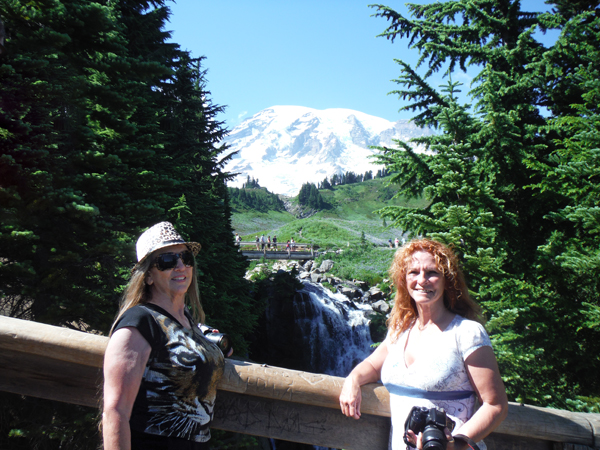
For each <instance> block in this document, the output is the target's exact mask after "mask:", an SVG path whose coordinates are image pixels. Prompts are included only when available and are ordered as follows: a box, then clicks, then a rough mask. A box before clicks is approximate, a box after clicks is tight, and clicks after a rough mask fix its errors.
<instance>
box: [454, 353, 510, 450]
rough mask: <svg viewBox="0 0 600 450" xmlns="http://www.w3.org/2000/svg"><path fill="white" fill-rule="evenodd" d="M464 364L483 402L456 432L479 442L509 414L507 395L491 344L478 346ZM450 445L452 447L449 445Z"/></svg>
mask: <svg viewBox="0 0 600 450" xmlns="http://www.w3.org/2000/svg"><path fill="white" fill-rule="evenodd" d="M465 366H466V368H467V373H468V375H469V378H470V379H471V384H472V385H473V387H474V388H475V391H476V392H477V395H478V397H479V399H480V402H481V406H480V408H479V409H478V410H477V412H476V413H475V414H474V415H473V417H471V418H470V419H469V420H468V421H467V422H466V423H465V424H464V425H463V426H462V427H460V429H459V430H458V431H457V433H458V434H464V435H466V436H468V437H470V438H471V439H472V440H473V441H474V442H478V441H480V440H482V439H483V438H485V437H486V436H487V435H489V434H490V433H491V432H492V431H494V430H495V429H496V427H498V425H500V423H502V421H503V420H504V419H505V418H506V415H507V414H508V398H507V397H506V390H505V389H504V383H503V382H502V378H501V377H500V371H499V370H498V363H497V362H496V357H495V356H494V352H493V350H492V348H491V347H481V348H478V349H477V350H475V351H474V352H473V353H471V354H470V355H469V357H468V358H467V359H466V361H465ZM456 448H458V447H456ZM448 449H449V450H451V449H450V446H449V447H448Z"/></svg>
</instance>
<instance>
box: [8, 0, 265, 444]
mask: <svg viewBox="0 0 600 450" xmlns="http://www.w3.org/2000/svg"><path fill="white" fill-rule="evenodd" d="M0 15H1V20H2V21H3V22H4V25H5V27H6V31H7V39H6V41H5V43H4V47H5V51H4V52H3V53H2V55H0V85H1V86H2V89H1V90H0V311H1V313H2V314H5V315H10V316H13V317H19V318H25V319H30V320H36V321H39V322H45V323H49V324H55V325H61V326H68V327H74V328H78V329H82V330H99V331H104V332H106V331H107V330H108V328H109V325H110V323H111V322H112V320H113V318H114V315H115V313H116V310H117V304H118V299H119V295H120V292H121V289H122V286H123V284H124V283H125V282H126V280H127V278H128V274H129V270H130V268H131V267H132V266H133V263H134V262H135V240H136V239H137V236H139V234H140V233H141V232H142V231H143V230H144V229H146V228H147V227H148V226H151V225H153V224H155V223H157V222H160V221H163V220H169V221H172V222H174V223H175V225H176V227H177V228H178V229H179V230H180V231H181V232H182V234H184V236H185V237H186V238H188V239H193V240H197V241H199V242H201V243H202V251H201V252H200V254H199V255H198V258H197V262H198V274H199V283H200V293H201V297H202V301H203V304H204V307H205V309H206V312H207V320H208V321H209V323H210V324H211V325H213V326H215V327H218V328H219V329H221V330H222V331H224V332H227V333H229V334H231V335H232V337H233V338H234V340H235V341H236V342H235V347H236V349H237V350H238V351H241V352H242V353H243V352H244V345H245V344H244V340H243V338H242V336H243V335H245V334H247V333H248V332H249V331H250V330H251V329H252V327H253V326H254V324H255V323H256V317H257V316H256V304H255V301H254V300H253V299H252V298H251V297H250V295H249V286H248V285H247V282H246V281H245V280H244V279H243V275H244V272H245V266H246V263H245V260H244V259H243V257H242V256H240V254H239V253H237V249H236V247H235V246H234V242H233V238H232V229H231V224H230V215H231V213H230V208H229V201H228V197H227V188H226V186H225V181H226V179H227V177H228V174H227V173H225V172H223V170H222V166H223V163H224V162H225V160H226V158H224V157H223V154H222V153H223V152H224V151H226V148H225V147H220V146H219V145H217V143H218V142H219V141H220V140H221V138H222V137H223V135H224V133H225V130H224V128H223V126H222V124H221V123H220V122H219V121H218V120H216V115H217V113H218V112H219V111H220V107H219V106H216V105H214V104H213V103H212V101H211V99H210V93H209V92H208V91H207V90H206V86H205V81H204V75H205V74H204V69H203V68H202V60H201V59H192V58H191V57H190V55H189V54H188V53H187V52H184V51H182V50H180V49H179V46H178V45H177V44H174V43H168V42H167V39H168V38H169V33H168V32H166V31H164V26H165V23H166V20H167V18H168V15H169V10H168V8H167V7H166V6H165V4H164V1H162V0H156V1H145V0H132V1H122V2H107V1H98V2H88V1H82V0H60V1H52V2H47V1H41V2H26V1H20V0H0ZM215 261H218V264H215ZM3 395H4V394H3ZM0 403H1V404H2V405H3V406H5V405H6V407H7V408H8V406H7V405H8V404H9V403H10V404H13V406H14V402H13V401H12V400H11V401H10V402H5V401H1V402H0ZM42 403H43V402H41V401H40V402H39V404H40V405H42ZM11 408H12V407H11ZM43 408H45V407H42V406H40V407H39V408H38V409H39V410H41V409H43ZM48 408H50V407H48ZM18 409H19V408H17V407H15V408H13V409H11V410H10V412H8V410H3V411H2V414H0V415H1V416H2V422H1V423H0V429H1V433H0V441H1V442H0V447H2V448H4V447H6V448H31V447H33V446H34V444H33V442H34V441H35V440H36V439H37V440H39V442H45V443H46V444H47V446H46V447H43V446H42V447H36V448H58V447H60V448H82V447H86V444H81V442H79V443H78V440H77V436H76V434H77V432H75V431H73V430H71V431H69V432H65V431H64V428H61V430H63V431H57V430H58V428H57V426H54V425H53V428H48V429H47V430H45V429H44V428H43V427H42V428H40V427H35V425H34V424H35V422H32V421H29V422H28V421H27V420H26V421H24V422H19V417H18V414H19V413H17V412H16V411H17V410H18ZM34 409H35V408H34ZM23 411H24V409H23ZM53 411H54V412H53V413H49V414H48V415H49V416H51V417H54V418H55V419H56V421H60V420H61V417H62V416H61V414H62V413H61V414H59V413H58V412H57V411H58V410H57V409H54V410H53ZM71 413H73V411H71ZM65 414H67V413H65ZM74 414H76V415H77V413H76V412H75V413H74ZM79 416H80V417H83V416H84V414H82V413H79ZM92 419H93V417H92ZM11 420H12V421H13V422H10V423H8V424H7V421H11ZM28 420H29V419H28ZM62 420H64V423H74V419H73V420H71V419H64V417H63V419H62ZM28 423H29V424H30V425H27V424H28ZM79 423H80V422H79ZM92 425H94V424H92ZM60 427H63V425H62V424H61V425H60ZM92 428H95V426H93V427H92ZM7 430H13V432H14V433H13V434H14V437H15V438H14V439H10V440H9V441H10V442H6V441H4V439H6V438H7V436H8V431H7ZM63 432H64V434H61V433H63ZM43 433H47V434H45V435H44V436H40V434H43ZM84 434H85V433H84ZM80 438H81V439H83V440H85V439H86V436H85V435H82V436H80ZM46 444H44V445H46ZM36 445H37V444H36ZM89 445H92V444H89Z"/></svg>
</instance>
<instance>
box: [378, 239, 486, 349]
mask: <svg viewBox="0 0 600 450" xmlns="http://www.w3.org/2000/svg"><path fill="white" fill-rule="evenodd" d="M420 251H423V252H427V253H429V254H431V255H432V256H433V258H434V259H435V261H436V264H437V268H438V270H440V271H441V272H442V273H443V275H444V305H445V306H446V308H448V310H449V311H451V312H453V313H455V314H459V315H461V316H463V317H466V318H467V319H472V320H477V321H481V308H480V307H479V305H478V304H477V303H475V301H473V299H471V296H470V295H469V289H468V287H467V283H466V282H465V278H464V276H463V273H462V271H461V270H460V268H459V266H458V258H457V257H456V255H455V254H454V252H453V251H452V250H451V249H450V248H449V247H447V246H445V245H444V244H441V243H439V242H437V241H434V240H431V239H415V240H413V241H410V242H408V243H407V244H405V245H403V246H402V247H400V248H399V249H398V250H397V251H396V254H395V255H394V261H393V262H392V265H391V267H390V270H389V273H390V277H391V279H392V282H393V283H394V286H395V288H396V298H395V300H394V307H393V308H392V312H391V314H390V317H389V318H388V320H387V326H388V330H389V331H390V334H391V336H392V338H393V339H396V338H397V337H398V336H399V335H400V334H401V333H402V332H403V331H405V330H406V329H408V328H409V327H410V326H411V325H412V324H413V323H414V322H415V320H417V316H418V311H417V305H416V303H415V301H414V300H413V299H412V298H411V296H410V295H409V293H408V289H407V286H406V273H407V271H408V267H409V265H410V262H411V259H412V258H411V256H412V255H413V253H415V252H420Z"/></svg>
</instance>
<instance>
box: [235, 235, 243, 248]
mask: <svg viewBox="0 0 600 450" xmlns="http://www.w3.org/2000/svg"><path fill="white" fill-rule="evenodd" d="M241 242H242V238H241V236H240V235H239V234H237V233H235V245H237V246H238V247H239V246H240V243H241Z"/></svg>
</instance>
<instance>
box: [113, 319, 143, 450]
mask: <svg viewBox="0 0 600 450" xmlns="http://www.w3.org/2000/svg"><path fill="white" fill-rule="evenodd" d="M150 350H151V347H150V344H149V343H148V341H146V339H144V337H143V336H142V335H141V334H140V332H139V331H138V330H137V329H135V328H131V327H125V328H121V329H119V330H117V331H115V333H114V334H113V335H112V336H111V338H110V341H109V343H108V347H107V348H106V353H105V354H104V410H103V414H102V434H103V437H104V450H129V449H130V447H131V432H130V429H129V418H130V417H131V410H132V409H133V402H134V401H135V398H136V396H137V393H138V391H139V388H140V383H141V381H142V375H143V374H144V369H145V367H146V364H147V362H148V358H149V356H150Z"/></svg>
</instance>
